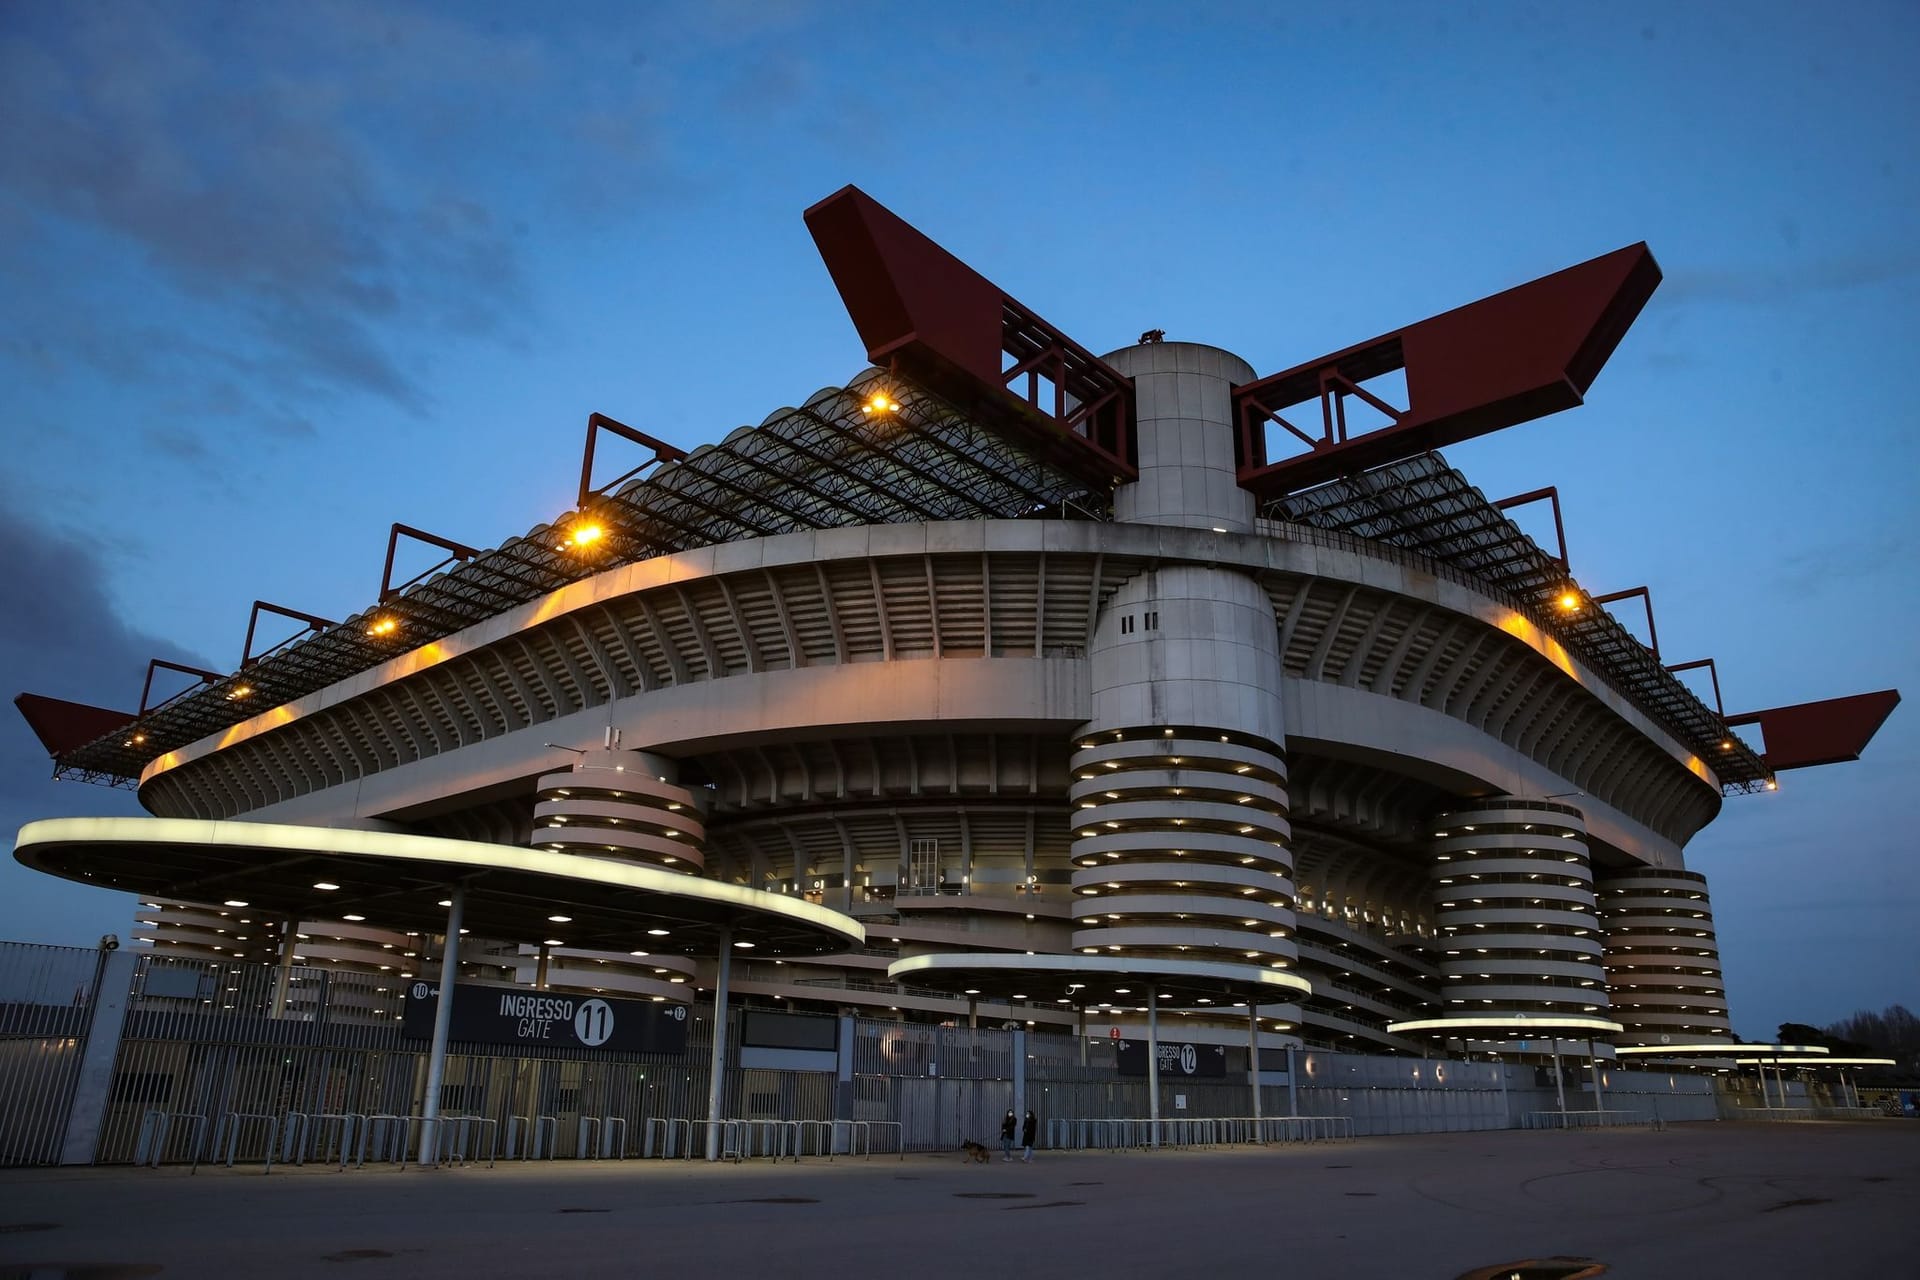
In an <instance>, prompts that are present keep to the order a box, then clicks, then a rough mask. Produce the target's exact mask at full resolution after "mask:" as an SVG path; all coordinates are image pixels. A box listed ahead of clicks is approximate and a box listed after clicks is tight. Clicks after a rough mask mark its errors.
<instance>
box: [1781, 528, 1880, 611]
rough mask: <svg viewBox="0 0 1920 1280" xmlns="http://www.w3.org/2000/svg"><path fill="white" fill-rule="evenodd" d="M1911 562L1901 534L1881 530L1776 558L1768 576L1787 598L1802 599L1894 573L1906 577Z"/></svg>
mask: <svg viewBox="0 0 1920 1280" xmlns="http://www.w3.org/2000/svg"><path fill="white" fill-rule="evenodd" d="M1912 563H1913V558H1912V553H1911V547H1910V545H1909V540H1908V538H1907V536H1905V535H1904V534H1901V533H1898V532H1894V531H1890V530H1880V531H1875V532H1872V533H1868V534H1864V535H1862V536H1861V537H1858V538H1849V539H1847V540H1845V541H1841V542H1823V543H1818V544H1816V545H1813V546H1808V547H1805V548H1802V549H1800V550H1797V551H1787V552H1784V553H1782V554H1780V555H1779V557H1778V558H1777V559H1776V561H1775V563H1774V565H1773V569H1772V573H1771V577H1772V581H1773V585H1774V587H1775V588H1776V589H1777V590H1779V591H1780V592H1781V593H1782V594H1783V595H1784V596H1785V597H1786V598H1788V599H1793V600H1801V599H1803V598H1804V597H1806V596H1811V595H1819V594H1821V593H1824V592H1831V591H1834V590H1836V589H1850V588H1851V586H1852V585H1853V584H1855V583H1858V582H1859V581H1860V580H1861V579H1865V578H1873V577H1876V576H1880V575H1884V574H1887V573H1893V574H1897V575H1905V574H1906V573H1908V572H1909V571H1910V566H1911V565H1912Z"/></svg>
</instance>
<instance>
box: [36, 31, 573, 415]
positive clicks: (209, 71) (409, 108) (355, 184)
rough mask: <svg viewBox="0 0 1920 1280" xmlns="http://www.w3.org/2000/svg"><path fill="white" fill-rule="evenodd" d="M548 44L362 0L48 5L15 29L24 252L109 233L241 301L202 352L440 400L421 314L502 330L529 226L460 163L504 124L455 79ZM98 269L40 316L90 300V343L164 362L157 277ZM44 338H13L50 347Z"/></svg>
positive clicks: (412, 406)
mask: <svg viewBox="0 0 1920 1280" xmlns="http://www.w3.org/2000/svg"><path fill="white" fill-rule="evenodd" d="M15 17H16V18H18V17H19V15H18V14H16V15H15ZM536 64H537V57H536V56H535V54H534V53H533V52H532V50H531V46H529V45H527V44H525V43H524V42H518V41H513V40H509V39H506V38H503V37H499V36H495V35H491V34H489V33H487V32H484V31H478V30H474V29H470V28H467V27H465V26H462V25H460V24H458V23H456V22H451V21H445V20H441V19H437V18H434V17H431V16H428V15H418V14H414V15H405V14H384V13H378V12H375V11H372V10H367V9H362V8H359V7H357V6H352V5H324V4H323V5H316V6H302V7H300V8H299V9H292V10H289V9H272V8H269V9H252V8H249V7H245V6H236V7H229V8H225V9H220V10H200V11H195V10H192V9H188V8H184V7H173V6H163V7H157V8H151V9H149V8H143V7H139V6H134V5H114V6H109V7H106V8H85V7H82V8H73V9H69V8H56V7H47V8H43V9H40V10H38V11H37V12H36V13H34V14H33V15H31V19H30V20H27V21H13V22H11V23H10V24H9V26H8V28H7V30H6V31H5V33H4V34H0V119H5V120H7V121H8V122H9V128H8V136H7V140H6V143H5V145H4V146H0V205H6V206H10V207H11V212H12V214H13V216H12V218H11V219H10V221H11V223H12V224H13V225H14V226H16V227H17V228H20V227H24V228H30V229H34V230H37V231H38V233H39V237H40V239H41V241H42V243H41V244H39V245H35V244H32V243H26V244H20V245H18V246H17V248H16V251H15V253H16V256H18V257H25V256H27V255H29V254H32V253H34V252H35V251H36V249H44V248H45V247H46V242H49V241H52V240H54V239H57V238H59V237H62V236H66V237H71V236H73V235H75V234H81V235H92V236H94V237H97V238H98V239H99V240H100V244H101V250H100V252H101V253H103V254H105V255H109V256H110V255H111V254H114V253H120V254H130V255H131V260H132V261H133V262H134V263H136V264H137V266H138V268H139V269H142V270H145V271H147V272H150V273H151V274H152V275H153V276H154V277H157V278H158V280H159V282H160V283H161V284H162V286H163V287H164V289H165V290H167V291H168V292H169V293H170V294H172V295H174V296H175V297H176V298H177V299H178V300H179V301H180V302H183V303H185V304H187V305H189V306H200V307H205V308H210V309H212V310H213V311H214V312H216V313H217V314H219V315H221V316H222V317H223V318H231V317H235V316H238V317H242V318H244V323H243V326H242V327H241V330H240V334H241V336H240V339H239V343H240V345H237V346H236V345H227V346H225V347H223V349H221V350H220V351H217V352H209V351H204V350H203V351H200V352H198V353H197V354H198V355H200V356H202V357H204V358H208V359H211V360H214V361H215V362H220V363H225V364H227V365H229V366H232V365H240V366H244V368H245V371H246V372H247V373H249V374H250V375H251V376H252V377H254V378H257V379H260V380H262V381H263V382H268V383H270V384H272V385H275V386H278V387H283V388H286V389H288V390H290V391H292V392H295V393H298V394H302V395H305V396H315V395H319V396H325V395H327V394H329V393H342V392H345V393H356V394H368V395H373V396H378V397H381V398H384V399H386V400H389V401H392V402H394V403H396V404H399V405H401V406H403V407H405V408H407V409H409V410H411V411H415V412H419V411H422V410H424V408H425V407H426V404H427V395H426V393H425V392H424V390H423V389H422V384H421V381H420V375H419V372H418V371H417V370H415V369H413V368H411V367H409V364H408V361H407V359H406V357H405V355H404V354H403V353H404V351H405V350H406V347H407V344H406V343H405V342H404V338H405V337H406V335H407V334H408V333H409V332H412V331H418V330H420V329H422V328H427V329H441V330H451V331H454V332H457V333H462V334H469V335H471V334H480V335H491V334H495V333H498V332H499V331H501V330H502V329H503V328H504V327H505V326H506V325H507V324H508V321H509V317H511V316H512V315H514V314H515V313H516V312H517V311H518V310H519V309H520V308H521V306H522V305H523V303H524V299H525V293H526V290H525V285H524V281H523V273H522V268H521V263H520V259H519V257H518V254H517V251H516V248H515V243H514V238H513V236H512V235H511V233H510V232H507V231H503V230H502V228H501V227H500V226H498V225H497V224H496V221H495V219H494V218H493V216H492V215H491V214H490V212H489V211H488V209H487V208H485V207H484V206H483V205H482V204H480V203H478V202H477V201H476V198H475V197H474V195H473V193H471V192H469V191H467V190H465V189H464V186H463V182H462V174H463V173H466V172H468V171H469V170H468V169H467V167H466V166H465V165H463V164H462V163H461V159H460V158H461V157H463V156H466V155H469V154H471V153H472V152H473V151H475V150H476V149H485V148H488V147H489V145H490V142H493V141H496V140H494V139H489V137H487V136H485V134H484V133H483V132H482V131H483V130H484V128H485V125H484V123H481V122H469V123H466V124H464V125H463V123H462V118H461V116H460V113H459V111H458V103H459V100H460V97H461V93H462V89H463V87H474V86H485V87H487V88H488V89H490V90H492V91H496V92H497V91H499V90H502V89H506V90H509V91H510V90H511V88H512V87H513V84H514V82H515V80H516V79H524V78H525V77H527V76H528V75H531V74H532V73H533V71H534V69H535V67H536ZM32 239H33V237H32V236H31V235H29V236H28V240H29V241H31V240H32ZM69 247H70V246H69ZM78 288H80V286H79V285H77V284H74V283H73V282H66V281H57V280H56V281H52V282H48V284H47V286H46V287H45V288H44V289H43V290H42V291H40V292H39V293H38V295H37V297H36V298H35V299H34V302H35V303H37V305H35V306H32V307H30V308H29V309H28V313H27V317H26V319H27V323H26V324H25V325H23V327H24V328H25V329H26V330H27V331H29V332H36V333H37V332H38V331H39V329H40V327H41V324H40V322H42V321H48V320H50V321H52V322H53V324H54V327H55V328H56V329H57V328H72V327H73V326H72V325H71V324H70V323H65V322H64V318H65V317H66V316H70V315H71V314H73V313H74V312H75V311H76V310H79V311H82V312H86V313H88V314H89V315H90V322H91V327H92V328H93V330H94V332H93V333H91V334H82V335H79V336H80V337H81V339H82V341H81V342H80V343H79V344H78V345H77V346H76V347H75V348H73V350H72V352H71V356H72V358H73V359H74V360H77V361H81V362H85V363H89V364H92V365H94V366H97V367H100V368H101V369H102V370H103V371H106V372H109V374H110V375H118V376H121V377H125V378H129V379H140V378H147V379H151V378H152V376H153V375H154V373H155V366H154V363H153V360H152V356H151V354H150V352H149V350H148V346H149V342H148V340H149V338H150V334H148V333H147V332H145V330H147V329H149V328H150V327H151V325H150V323H149V322H146V321H143V319H142V316H143V315H147V314H151V313H152V311H153V310H154V308H153V306H152V305H151V303H152V302H153V301H156V300H155V299H151V298H149V299H144V300H143V299H137V298H136V299H126V300H125V303H126V305H125V306H124V307H123V308H121V309H120V310H119V312H118V314H102V309H101V308H100V307H99V306H98V305H97V303H95V305H93V306H91V307H89V306H88V305H86V304H87V302H88V301H89V300H87V299H85V298H83V297H78V296H76V292H75V291H76V290H77V289H78ZM143 302H145V303H147V304H148V305H143ZM33 341H34V340H32V339H26V340H22V339H19V338H14V339H12V340H11V341H10V342H9V344H8V345H9V349H10V351H11V353H12V354H14V355H15V357H16V358H20V357H22V356H26V357H28V358H32V357H35V356H44V353H45V349H46V348H45V347H44V346H42V347H41V348H39V349H35V348H34V347H33V345H32V343H33ZM182 345H183V344H182V343H181V342H179V341H176V342H174V343H172V344H167V349H169V350H171V351H173V352H175V353H178V352H179V351H180V350H181V348H182ZM23 346H24V348H25V349H24V350H22V348H23ZM58 349H59V348H56V350H58ZM271 398H272V397H271V396H267V395H261V394H259V393H257V392H256V393H255V394H254V396H253V397H252V398H251V399H250V400H249V402H248V403H246V404H244V405H240V406H237V408H238V409H239V410H241V411H254V410H257V409H260V408H262V407H263V405H264V406H265V407H266V408H268V409H270V407H271V405H270V401H271ZM253 401H260V402H262V404H255V403H253ZM269 416H274V415H271V414H269ZM278 416H282V417H284V416H285V415H284V414H282V415H278Z"/></svg>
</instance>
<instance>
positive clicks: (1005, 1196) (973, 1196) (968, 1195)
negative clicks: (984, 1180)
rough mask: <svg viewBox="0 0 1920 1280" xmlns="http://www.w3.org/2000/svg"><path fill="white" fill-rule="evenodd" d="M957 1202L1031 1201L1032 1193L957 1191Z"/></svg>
mask: <svg viewBox="0 0 1920 1280" xmlns="http://www.w3.org/2000/svg"><path fill="white" fill-rule="evenodd" d="M953 1194H954V1198H955V1199H957V1200H1031V1199H1033V1192H1031V1191H956V1192H954V1193H953Z"/></svg>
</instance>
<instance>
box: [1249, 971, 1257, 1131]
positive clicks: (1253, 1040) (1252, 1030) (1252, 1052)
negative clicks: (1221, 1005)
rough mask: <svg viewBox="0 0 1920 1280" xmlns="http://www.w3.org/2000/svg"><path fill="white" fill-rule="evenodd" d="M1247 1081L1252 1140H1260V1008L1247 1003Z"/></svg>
mask: <svg viewBox="0 0 1920 1280" xmlns="http://www.w3.org/2000/svg"><path fill="white" fill-rule="evenodd" d="M1247 1079H1248V1081H1249V1083H1251V1084H1252V1085H1253V1138H1254V1141H1255V1142H1258V1141H1259V1140H1260V1006H1259V1005H1257V1004H1255V1003H1254V1002H1253V1001H1251V1000H1249V1001H1247Z"/></svg>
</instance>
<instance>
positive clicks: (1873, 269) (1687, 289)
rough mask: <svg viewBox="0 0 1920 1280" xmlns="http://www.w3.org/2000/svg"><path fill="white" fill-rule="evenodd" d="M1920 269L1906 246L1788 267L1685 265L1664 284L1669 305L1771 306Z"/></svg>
mask: <svg viewBox="0 0 1920 1280" xmlns="http://www.w3.org/2000/svg"><path fill="white" fill-rule="evenodd" d="M1917 272H1920V252H1917V251H1915V250H1912V249H1908V248H1900V249H1890V250H1885V251H1880V252H1871V253H1860V254H1850V255H1846V256H1841V257H1831V258H1825V259H1821V260H1818V261H1814V262H1803V263H1794V264H1791V265H1787V266H1764V267H1762V266H1751V265H1750V266H1744V267H1723V268H1719V269H1701V268H1686V267H1682V268H1681V269H1679V270H1677V271H1674V272H1671V273H1669V274H1668V275H1667V277H1666V280H1665V281H1664V282H1663V283H1662V284H1661V286H1660V293H1659V295H1658V296H1659V298H1660V300H1661V302H1662V303H1664V304H1667V305H1683V306H1684V305H1686V304H1689V303H1696V302H1698V303H1709V304H1721V305H1731V306H1755V307H1768V306H1780V305H1784V304H1787V303H1792V302H1797V301H1799V300H1800V299H1802V298H1804V297H1807V296H1808V295H1810V294H1819V293H1840V292H1844V291H1846V290H1849V289H1861V288H1867V287H1869V286H1872V285H1878V284H1887V283H1890V282H1893V281H1896V280H1902V279H1905V278H1906V277H1908V276H1911V275H1914V274H1915V273H1917Z"/></svg>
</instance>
